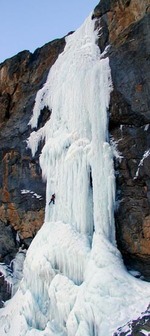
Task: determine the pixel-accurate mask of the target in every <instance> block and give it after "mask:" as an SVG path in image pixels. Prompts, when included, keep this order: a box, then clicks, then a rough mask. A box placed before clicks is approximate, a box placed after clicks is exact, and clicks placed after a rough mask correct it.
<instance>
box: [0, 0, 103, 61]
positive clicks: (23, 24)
mask: <svg viewBox="0 0 150 336" xmlns="http://www.w3.org/2000/svg"><path fill="white" fill-rule="evenodd" d="M98 2H99V1H98V0H73V1H72V0H64V1H63V0H1V4H0V12H1V14H0V63H1V62H3V61H4V60H5V59H7V58H10V57H12V56H14V55H16V54H17V53H18V52H20V51H22V50H30V51H31V52H34V50H35V49H37V48H39V47H42V46H43V45H44V44H45V43H47V42H49V41H52V40H54V39H56V38H60V37H63V36H64V35H67V34H68V32H70V31H72V30H76V29H77V28H79V27H80V25H81V24H82V23H83V22H84V20H85V19H86V17H87V16H88V15H89V14H90V12H91V11H92V10H93V9H94V7H95V6H96V5H97V4H98Z"/></svg>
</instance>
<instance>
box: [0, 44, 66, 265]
mask: <svg viewBox="0 0 150 336" xmlns="http://www.w3.org/2000/svg"><path fill="white" fill-rule="evenodd" d="M64 46H65V38H62V39H58V40H54V41H52V42H50V43H48V44H46V45H45V46H43V47H42V48H39V49H37V50H36V51H35V52H34V53H33V54H31V53H30V52H29V51H23V52H20V53H19V54H18V55H16V56H14V57H12V58H10V59H8V60H6V61H5V62H3V63H2V64H0V158H1V160H0V261H5V262H6V263H9V261H10V260H11V259H12V257H13V256H14V255H15V253H16V250H17V249H18V245H20V244H22V243H24V244H25V245H26V246H28V245H29V244H30V242H31V240H32V238H33V237H34V235H35V234H36V232H37V231H38V229H39V228H40V227H41V225H42V223H43V219H44V207H45V184H44V182H43V181H42V178H41V170H40V167H39V161H38V154H37V155H36V156H35V157H34V158H32V157H31V152H30V151H29V150H27V148H26V139H27V138H28V136H29V134H30V128H29V126H28V122H29V120H30V118H31V115H32V108H33V105H34V101H35V96H36V93H37V91H38V90H39V89H40V88H41V87H42V86H43V84H44V82H45V81H46V77H47V74H48V71H49V68H50V67H51V66H52V65H53V63H54V62H55V60H56V59H57V57H58V55H59V53H60V52H62V50H63V49H64ZM42 115H43V117H42V118H41V119H40V121H39V122H40V123H42V122H44V120H46V119H47V118H49V115H50V111H48V110H47V109H46V108H45V109H44V111H43V114H42ZM18 236H19V237H18ZM17 238H18V239H17ZM18 240H20V242H19V241H18Z"/></svg>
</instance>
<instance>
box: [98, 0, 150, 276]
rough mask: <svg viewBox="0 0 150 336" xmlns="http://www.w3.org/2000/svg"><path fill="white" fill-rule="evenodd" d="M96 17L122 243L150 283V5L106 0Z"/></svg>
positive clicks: (131, 262) (131, 265)
mask: <svg viewBox="0 0 150 336" xmlns="http://www.w3.org/2000/svg"><path fill="white" fill-rule="evenodd" d="M93 19H97V20H96V27H97V26H98V25H99V22H100V23H101V26H102V28H100V32H99V36H100V37H99V46H100V48H101V50H102V51H104V49H105V48H106V47H107V53H105V54H104V56H103V57H106V56H109V59H110V67H111V73H112V81H113V91H112V94H111V101H110V111H109V113H110V116H109V130H110V136H111V141H112V143H115V144H116V148H117V150H118V154H119V153H120V158H119V157H117V156H116V158H115V169H116V182H117V195H116V196H117V202H116V203H117V204H116V213H115V218H116V229H117V230H116V231H117V243H118V247H119V249H120V250H121V252H122V255H123V257H124V260H125V263H126V265H127V266H128V267H129V268H134V269H136V270H138V271H140V272H141V273H142V274H143V275H144V277H145V278H146V279H147V280H148V279H149V280H150V210H149V209H150V169H149V168H150V149H149V145H150V128H149V122H150V98H149V94H150V67H149V65H150V63H149V60H150V43H149V42H150V1H149V0H130V1H127V0H112V1H107V0H106V1H103V0H101V1H100V3H99V4H98V5H97V6H96V8H95V10H94V13H93Z"/></svg>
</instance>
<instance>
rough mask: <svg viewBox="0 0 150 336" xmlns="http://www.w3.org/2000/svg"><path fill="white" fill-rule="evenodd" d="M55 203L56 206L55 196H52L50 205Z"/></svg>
mask: <svg viewBox="0 0 150 336" xmlns="http://www.w3.org/2000/svg"><path fill="white" fill-rule="evenodd" d="M52 202H53V204H55V194H53V195H52V197H51V200H50V202H49V205H50V204H51V203H52Z"/></svg>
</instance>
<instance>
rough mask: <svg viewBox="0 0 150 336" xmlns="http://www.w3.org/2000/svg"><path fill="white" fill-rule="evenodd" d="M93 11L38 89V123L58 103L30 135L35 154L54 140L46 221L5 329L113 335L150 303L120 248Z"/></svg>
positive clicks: (5, 312)
mask: <svg viewBox="0 0 150 336" xmlns="http://www.w3.org/2000/svg"><path fill="white" fill-rule="evenodd" d="M90 17H91V15H90V16H89V18H87V20H86V21H85V22H84V23H83V25H82V26H81V27H80V28H79V29H78V30H77V31H76V32H75V33H74V34H72V35H70V36H68V37H67V38H66V42H67V43H66V47H65V49H64V52H63V53H62V54H61V55H60V56H59V58H58V59H57V61H56V63H55V64H54V65H53V67H52V68H51V70H50V72H49V75H48V78H47V82H46V83H45V85H44V87H43V88H42V89H41V90H40V91H39V92H38V93H37V96H36V102H35V106H34V111H33V116H32V118H31V121H30V125H31V127H32V128H35V127H36V126H37V122H38V117H39V116H40V111H41V110H42V109H43V107H44V106H48V108H49V109H50V110H51V111H52V114H51V118H50V120H49V121H47V123H46V124H45V126H43V127H42V128H41V129H39V130H37V131H35V130H34V131H33V132H32V133H31V135H30V137H29V139H28V140H27V144H28V147H29V148H31V150H32V154H33V156H34V155H35V152H36V150H37V148H38V144H39V142H40V141H41V140H43V139H45V146H44V147H43V150H42V153H41V155H40V165H41V168H42V173H43V178H44V179H46V181H47V189H46V207H45V223H44V224H43V226H42V228H41V229H40V231H39V232H38V234H37V235H36V237H35V238H34V240H33V242H32V244H31V245H30V247H29V249H28V251H27V256H26V259H25V262H24V270H23V273H24V276H23V279H22V281H21V283H20V287H19V289H18V291H17V292H16V294H15V295H14V297H13V298H12V299H11V300H10V301H8V302H7V303H6V307H5V308H3V309H2V310H1V313H0V330H1V336H4V335H5V331H6V330H7V335H8V336H12V335H15V336H38V335H40V336H56V335H59V336H67V335H68V336H83V335H84V336H106V335H107V336H111V335H113V333H114V332H115V330H116V329H117V328H118V327H119V326H121V325H124V324H125V323H127V322H128V321H129V320H131V319H133V318H137V317H138V316H139V314H140V313H141V311H144V310H145V309H146V308H147V306H148V303H149V299H150V286H149V284H147V283H146V282H142V281H141V280H139V279H136V278H134V277H133V276H132V275H130V274H129V273H128V272H127V271H126V269H125V267H124V265H123V261H122V258H121V255H120V252H119V251H118V249H117V247H116V241H115V227H114V208H115V177H114V167H113V148H112V146H111V145H110V144H109V134H108V114H107V111H108V108H109V97H110V92H111V90H112V83H111V73H110V67H109V59H108V58H104V59H103V58H102V57H101V55H100V51H99V48H98V46H97V45H96V40H97V33H96V32H94V21H92V20H91V19H90ZM53 193H55V195H56V199H55V204H54V205H53V204H50V205H49V200H50V198H51V195H52V194H53Z"/></svg>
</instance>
